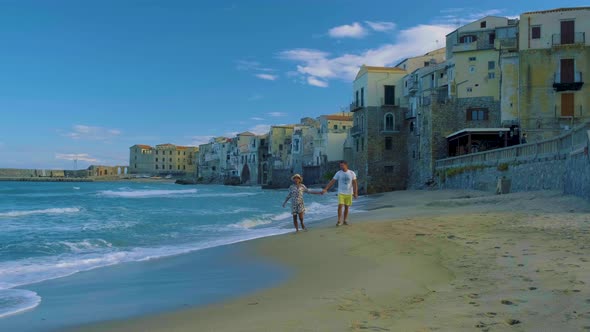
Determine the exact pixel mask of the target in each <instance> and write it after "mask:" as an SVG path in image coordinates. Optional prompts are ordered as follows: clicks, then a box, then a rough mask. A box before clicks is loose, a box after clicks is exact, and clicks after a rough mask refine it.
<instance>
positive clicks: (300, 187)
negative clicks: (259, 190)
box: [283, 174, 322, 232]
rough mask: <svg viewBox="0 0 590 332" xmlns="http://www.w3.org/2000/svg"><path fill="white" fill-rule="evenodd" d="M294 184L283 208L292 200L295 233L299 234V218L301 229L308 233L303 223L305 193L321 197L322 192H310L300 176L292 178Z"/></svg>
mask: <svg viewBox="0 0 590 332" xmlns="http://www.w3.org/2000/svg"><path fill="white" fill-rule="evenodd" d="M291 180H293V184H292V185H291V186H290V187H289V195H287V198H285V202H284V203H283V207H285V205H286V204H287V202H288V201H289V199H291V213H292V214H293V225H294V226H295V232H299V225H298V223H297V216H299V221H300V222H301V229H302V230H304V231H306V230H307V229H306V228H305V224H304V223H303V215H304V214H305V204H304V203H303V193H308V194H314V195H321V194H322V193H321V192H314V191H309V190H308V189H307V187H306V186H305V185H304V184H303V183H301V181H303V178H302V177H301V175H299V174H295V175H293V176H292V177H291Z"/></svg>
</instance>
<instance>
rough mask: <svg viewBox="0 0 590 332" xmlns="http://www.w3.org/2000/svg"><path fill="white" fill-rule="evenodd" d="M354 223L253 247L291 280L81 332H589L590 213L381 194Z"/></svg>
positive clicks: (552, 202) (522, 203)
mask: <svg viewBox="0 0 590 332" xmlns="http://www.w3.org/2000/svg"><path fill="white" fill-rule="evenodd" d="M367 210H369V211H368V212H366V213H361V214H355V215H352V216H351V219H350V221H351V225H350V226H343V227H339V228H336V227H333V226H332V223H333V222H335V220H330V221H327V223H329V224H328V225H327V226H326V227H321V228H315V229H311V230H310V231H309V232H305V233H299V234H296V235H295V234H287V235H282V236H275V237H270V238H264V239H259V240H255V241H251V242H249V243H247V244H246V245H243V246H242V248H243V250H247V251H250V252H251V254H252V255H263V256H265V257H268V258H270V259H272V260H274V261H275V262H276V263H278V264H282V265H284V266H285V267H287V268H290V269H292V270H293V271H294V273H293V276H292V277H291V278H290V279H289V280H288V281H286V282H284V283H282V284H280V285H279V286H277V287H273V288H270V289H266V290H263V291H259V292H256V293H254V294H250V295H247V296H243V297H241V298H238V299H234V300H230V301H227V302H224V303H219V304H214V305H210V306H206V307H197V308H192V309H184V310H180V311H175V312H170V313H163V314H157V315H150V316H146V317H140V318H135V319H130V320H124V321H113V322H105V323H100V324H96V325H91V326H82V327H79V328H78V329H75V330H80V331H478V330H479V331H503V330H510V331H512V330H513V331H580V330H582V331H583V330H590V287H589V285H588V283H590V204H589V203H588V202H586V201H583V200H581V199H578V198H575V197H567V196H562V195H561V194H559V193H555V192H532V193H517V194H510V195H503V196H495V195H490V194H487V193H481V192H472V191H406V192H394V193H388V194H383V195H378V196H376V197H375V198H374V199H373V200H372V201H371V202H370V204H369V206H368V207H367Z"/></svg>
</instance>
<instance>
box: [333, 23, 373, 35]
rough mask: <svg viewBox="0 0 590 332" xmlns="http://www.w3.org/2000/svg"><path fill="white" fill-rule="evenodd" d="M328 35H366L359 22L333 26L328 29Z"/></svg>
mask: <svg viewBox="0 0 590 332" xmlns="http://www.w3.org/2000/svg"><path fill="white" fill-rule="evenodd" d="M328 35H329V36H330V37H332V38H363V37H364V36H366V35H367V30H366V29H365V28H364V27H363V26H362V25H360V23H358V22H354V23H352V24H350V25H348V24H345V25H341V26H337V27H334V28H332V29H330V30H329V31H328Z"/></svg>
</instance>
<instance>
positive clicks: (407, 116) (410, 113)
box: [404, 109, 416, 120]
mask: <svg viewBox="0 0 590 332" xmlns="http://www.w3.org/2000/svg"><path fill="white" fill-rule="evenodd" d="M415 117H416V110H413V109H407V110H405V111H404V118H405V119H406V120H408V119H412V118H415Z"/></svg>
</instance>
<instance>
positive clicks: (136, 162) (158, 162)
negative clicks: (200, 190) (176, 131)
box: [129, 144, 199, 176]
mask: <svg viewBox="0 0 590 332" xmlns="http://www.w3.org/2000/svg"><path fill="white" fill-rule="evenodd" d="M198 151H199V148H198V147H188V146H178V145H174V144H160V145H156V147H152V146H149V145H143V144H137V145H134V146H132V147H130V148H129V166H130V173H131V174H140V175H173V176H194V174H195V172H196V164H195V160H196V159H195V154H196V153H197V152H198Z"/></svg>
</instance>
